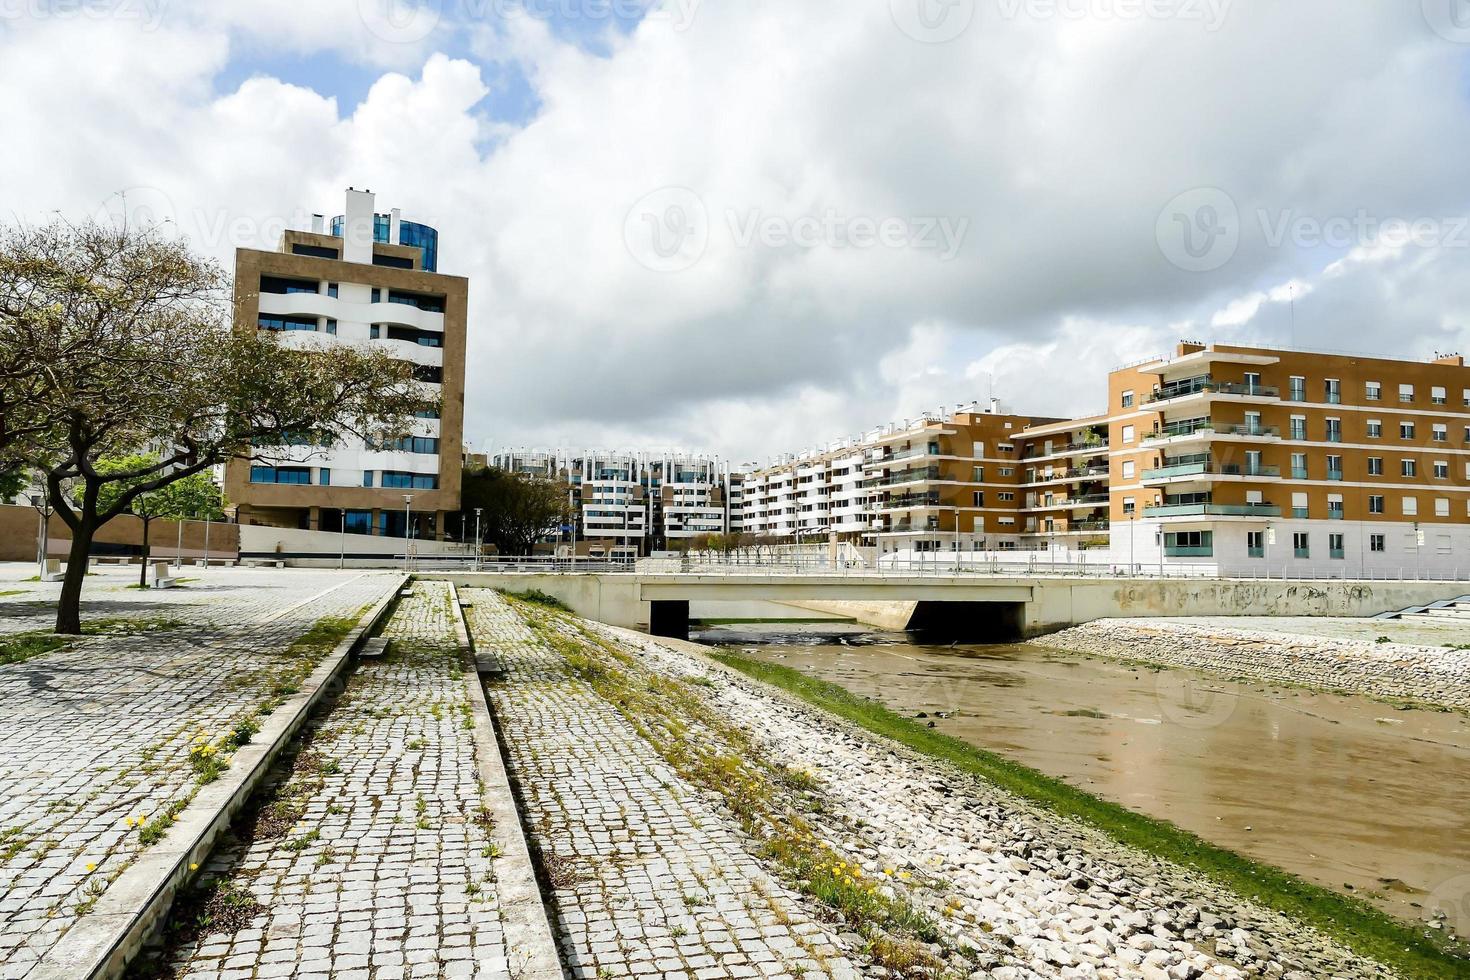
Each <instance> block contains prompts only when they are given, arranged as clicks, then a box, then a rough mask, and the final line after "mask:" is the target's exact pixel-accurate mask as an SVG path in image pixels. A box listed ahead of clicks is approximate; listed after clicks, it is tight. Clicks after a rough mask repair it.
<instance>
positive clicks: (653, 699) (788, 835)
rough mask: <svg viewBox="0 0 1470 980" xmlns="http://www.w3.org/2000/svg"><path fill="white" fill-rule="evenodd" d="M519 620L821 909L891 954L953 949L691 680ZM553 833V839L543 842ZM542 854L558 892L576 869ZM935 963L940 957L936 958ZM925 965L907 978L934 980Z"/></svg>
mask: <svg viewBox="0 0 1470 980" xmlns="http://www.w3.org/2000/svg"><path fill="white" fill-rule="evenodd" d="M517 609H518V611H519V612H520V613H521V614H522V615H523V616H524V617H525V619H526V621H527V622H528V623H529V625H530V626H531V628H532V630H533V631H535V632H536V633H537V634H538V635H539V636H540V637H541V638H542V639H543V640H544V641H545V642H546V643H547V644H548V645H549V646H551V647H552V648H553V649H554V650H556V651H557V652H558V653H559V654H561V656H562V658H563V659H564V660H565V661H566V662H567V665H568V666H569V667H570V668H571V670H572V672H573V673H575V674H576V675H577V676H578V677H580V678H581V679H582V680H584V681H586V682H587V683H588V684H590V685H591V686H592V688H593V689H594V690H595V691H596V692H597V694H598V695H599V696H600V697H602V698H603V699H604V700H606V701H607V702H608V703H609V704H610V705H612V706H613V707H614V708H616V709H617V710H618V711H619V712H620V713H622V715H623V716H624V718H626V719H627V720H628V722H629V723H630V724H631V725H632V726H633V728H634V729H635V730H636V731H637V732H638V734H639V735H641V736H642V737H643V738H644V739H645V740H646V741H647V742H648V743H649V744H650V745H651V746H652V747H653V748H654V750H655V751H657V752H658V754H659V755H660V756H662V757H663V758H664V759H665V760H666V761H667V762H668V763H669V765H670V766H672V767H673V768H674V770H675V771H676V772H678V773H679V774H680V775H681V776H682V777H684V778H685V779H687V780H688V781H689V782H690V783H692V784H694V785H696V786H699V787H701V788H703V789H705V790H708V791H710V792H712V793H715V794H717V795H718V796H719V797H720V798H721V799H722V800H723V801H724V803H725V806H726V808H727V809H728V810H729V811H730V813H731V815H732V816H733V817H734V818H735V820H736V821H737V822H738V823H739V825H740V827H741V829H742V830H743V831H744V832H745V833H746V834H747V835H749V837H750V838H751V839H752V840H753V841H754V842H755V852H756V854H757V856H759V857H760V858H762V859H763V860H765V861H767V862H768V863H770V864H771V865H773V866H774V867H775V869H776V870H777V871H778V873H780V874H781V875H782V876H783V877H784V878H785V879H786V881H787V882H788V883H789V884H790V885H791V886H792V887H794V888H797V889H799V890H800V891H802V892H803V893H805V894H806V895H808V896H810V897H811V898H813V899H816V900H817V901H819V902H821V903H822V904H824V905H825V906H827V907H828V908H829V909H831V910H832V911H833V912H835V913H836V914H838V915H839V916H841V918H842V919H843V920H844V921H846V922H847V923H848V924H849V926H850V927H851V928H853V929H855V930H856V931H858V932H860V933H861V934H863V935H864V936H865V937H866V938H867V939H868V940H869V941H870V942H873V943H877V944H879V945H880V946H881V947H882V948H884V949H889V948H891V949H895V950H896V949H900V948H902V949H919V948H921V947H920V946H919V943H922V942H943V941H944V936H943V934H942V933H941V931H940V930H939V928H938V926H937V924H936V923H935V922H934V921H933V920H931V919H930V918H929V917H928V916H927V915H926V914H925V913H924V912H923V910H921V909H920V908H918V907H917V906H916V905H914V904H913V903H911V902H910V901H908V900H907V899H906V898H905V897H904V896H903V895H901V894H897V893H887V892H885V890H884V885H885V882H883V881H878V880H874V878H873V876H871V875H868V876H865V875H864V873H863V871H862V869H861V867H860V866H859V864H858V863H857V861H856V860H852V859H850V858H848V857H845V856H844V855H843V854H841V853H840V852H838V851H836V850H835V849H834V848H833V847H832V846H831V845H830V844H828V843H826V842H825V841H823V840H822V839H821V838H820V837H819V835H818V834H817V832H816V829H815V828H814V827H813V826H812V823H811V822H810V821H809V820H808V819H807V817H808V815H809V813H810V812H811V811H812V809H813V807H814V800H813V799H812V797H811V790H812V789H814V788H815V787H816V781H815V780H814V779H813V778H812V776H811V775H810V774H809V773H805V772H802V771H799V770H795V769H791V768H790V767H787V766H784V765H782V764H781V763H779V762H777V761H775V760H772V759H769V758H768V757H767V755H766V753H765V752H764V751H763V750H762V749H761V748H760V747H759V746H758V745H757V744H755V742H754V741H752V739H751V738H750V735H749V733H747V732H746V731H744V730H743V729H741V728H740V727H739V726H737V725H735V724H733V723H731V722H730V721H728V719H725V718H724V717H722V716H721V715H720V714H719V713H718V712H717V711H716V710H715V709H713V708H712V707H711V706H710V705H709V704H708V703H707V702H706V701H705V700H704V699H703V698H702V697H701V696H700V694H699V693H698V688H697V686H696V685H693V684H691V683H689V682H688V681H686V680H682V679H679V678H673V677H664V676H661V675H658V674H650V673H649V672H648V671H647V670H646V669H645V668H643V667H642V666H641V665H639V664H638V663H637V661H636V658H634V657H632V656H631V655H629V654H628V653H627V652H626V651H624V650H622V649H621V648H619V647H618V646H617V645H616V644H614V643H612V642H610V641H608V640H606V639H605V638H604V637H602V636H601V635H599V634H597V633H594V632H592V631H590V630H588V629H587V628H586V627H585V626H583V625H582V624H581V622H580V621H578V620H576V619H575V618H573V617H569V616H563V615H560V614H557V613H544V612H542V611H541V610H538V609H535V608H533V607H532V605H529V604H527V605H519V606H517ZM544 836H545V834H544V833H543V837H544ZM548 851H549V848H547V847H545V846H544V845H543V846H542V848H541V852H542V857H543V866H544V867H545V869H546V871H547V873H548V877H550V878H551V880H552V884H553V886H555V887H566V885H563V884H558V878H559V877H561V878H565V877H566V871H567V868H566V866H565V865H566V864H567V862H565V861H564V860H562V859H559V858H557V857H556V855H554V853H553V854H548ZM931 959H932V957H931ZM920 970H924V971H927V970H928V961H924V964H923V965H922V966H921V965H920V963H919V962H918V961H917V960H916V961H915V962H914V963H912V964H910V965H908V966H905V967H904V968H903V971H902V972H901V971H900V970H898V969H895V971H894V972H895V974H897V975H898V976H910V975H913V976H919V975H928V973H927V972H925V973H922V974H921V973H920V972H919V971H920Z"/></svg>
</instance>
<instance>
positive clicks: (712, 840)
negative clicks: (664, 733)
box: [463, 590, 857, 980]
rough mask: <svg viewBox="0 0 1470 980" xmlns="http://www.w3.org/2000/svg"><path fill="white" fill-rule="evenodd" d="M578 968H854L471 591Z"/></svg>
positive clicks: (601, 973)
mask: <svg viewBox="0 0 1470 980" xmlns="http://www.w3.org/2000/svg"><path fill="white" fill-rule="evenodd" d="M463 594H464V595H465V596H466V597H467V598H472V599H473V608H472V609H471V610H470V615H469V620H470V624H471V630H472V632H473V634H474V636H475V639H476V643H477V645H478V646H479V647H480V649H481V650H482V651H493V652H494V653H495V654H496V655H497V656H498V657H499V659H500V660H501V662H502V663H503V664H504V665H505V667H506V669H507V676H506V679H505V680H504V681H502V682H497V683H495V684H493V685H492V686H491V687H490V694H491V701H492V705H493V707H494V710H495V712H496V717H497V719H498V720H499V722H500V725H501V731H502V737H503V740H504V743H505V745H506V748H507V750H508V753H509V757H510V765H511V771H512V774H513V776H514V777H515V778H516V780H517V782H518V783H519V785H520V787H521V792H522V805H523V808H524V811H525V817H526V822H527V824H528V825H529V827H530V828H531V831H532V836H533V838H534V840H535V842H536V844H537V846H538V849H539V852H540V856H541V862H542V867H543V870H544V871H545V872H546V873H547V876H548V877H549V878H550V882H551V885H552V886H553V887H554V889H555V905H556V913H557V922H556V925H557V927H558V932H559V937H558V938H559V941H560V942H561V944H562V953H563V960H564V962H565V964H566V966H567V969H568V972H569V974H570V975H571V976H572V977H576V978H582V977H588V978H591V977H657V978H663V980H694V978H698V980H715V978H724V977H776V978H782V980H786V978H794V977H800V976H805V977H810V978H819V977H854V976H857V971H856V970H855V969H854V968H853V966H852V964H851V963H850V962H849V961H848V960H847V959H845V958H844V957H843V956H842V955H841V954H840V953H839V952H838V950H837V947H836V946H835V944H834V943H833V940H832V937H831V936H830V935H828V934H827V932H826V931H825V929H824V928H823V927H822V926H821V925H820V924H819V923H817V922H815V921H813V920H812V919H811V918H810V917H809V916H808V915H807V914H806V911H805V909H804V907H803V905H802V903H801V902H800V901H799V900H798V899H797V898H796V896H794V895H792V894H791V893H790V892H789V891H788V890H787V889H786V888H785V887H784V886H783V885H782V884H781V883H780V882H778V881H777V880H775V879H774V878H773V877H772V876H771V875H769V874H768V873H767V872H766V870H765V869H764V868H763V867H762V865H761V864H760V863H759V862H758V861H757V860H756V859H755V858H754V857H753V856H752V855H751V854H750V853H749V851H748V850H747V849H746V847H745V846H744V843H743V842H742V840H741V838H740V835H739V833H738V831H737V829H736V828H735V827H734V825H733V823H732V822H731V821H730V820H729V818H728V817H727V816H726V815H725V814H724V813H723V812H722V811H721V810H719V809H717V808H716V806H715V805H713V803H712V802H711V801H709V800H708V799H706V798H705V797H704V796H702V795H700V794H698V793H696V792H694V791H693V790H692V789H691V788H690V787H689V786H687V785H686V784H685V783H684V782H683V780H682V779H681V777H680V776H679V775H678V774H677V773H676V772H675V771H674V770H673V769H672V768H670V767H669V766H668V765H667V764H666V763H665V762H664V761H663V759H662V758H661V757H660V756H659V755H658V754H657V753H656V752H655V751H654V750H653V748H652V747H651V746H650V745H649V744H648V743H647V742H646V741H644V740H643V738H642V737H641V736H639V734H638V733H637V732H636V731H635V730H634V729H633V727H632V726H631V725H630V724H629V723H628V721H627V720H626V719H625V718H624V717H623V716H622V715H621V714H620V713H619V712H618V711H617V709H616V708H615V707H614V706H612V705H611V704H609V703H608V702H606V701H605V700H603V699H602V698H601V697H600V696H598V694H597V693H596V692H595V691H594V690H593V689H592V688H591V687H590V686H589V685H588V684H587V683H585V682H584V681H582V680H580V679H578V678H577V677H576V676H574V675H573V673H572V672H571V670H570V668H569V666H568V664H567V663H566V661H565V660H564V659H563V658H562V657H561V656H560V655H559V654H558V653H557V652H556V651H555V650H553V649H552V648H551V647H550V646H548V645H547V644H546V643H545V642H544V641H543V640H541V639H540V638H539V637H537V636H536V635H535V634H534V633H533V632H532V631H531V630H530V629H529V628H528V627H527V626H526V624H525V623H524V622H523V621H522V620H521V619H520V617H519V616H518V615H517V614H516V613H515V612H514V611H513V610H512V609H511V608H510V607H509V606H508V605H507V604H506V602H505V600H504V599H502V598H501V597H499V596H498V595H497V594H496V593H494V592H488V591H480V590H477V591H473V592H470V591H466V592H465V593H463Z"/></svg>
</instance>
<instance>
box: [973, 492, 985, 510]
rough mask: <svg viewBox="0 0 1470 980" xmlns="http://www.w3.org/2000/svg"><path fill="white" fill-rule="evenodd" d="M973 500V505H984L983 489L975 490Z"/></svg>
mask: <svg viewBox="0 0 1470 980" xmlns="http://www.w3.org/2000/svg"><path fill="white" fill-rule="evenodd" d="M974 500H975V506H976V507H984V506H985V491H984V490H976V491H975V493H974Z"/></svg>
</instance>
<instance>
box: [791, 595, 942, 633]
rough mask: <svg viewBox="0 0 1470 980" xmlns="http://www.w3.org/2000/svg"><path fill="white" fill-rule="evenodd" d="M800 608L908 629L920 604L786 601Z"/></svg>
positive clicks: (880, 626)
mask: <svg viewBox="0 0 1470 980" xmlns="http://www.w3.org/2000/svg"><path fill="white" fill-rule="evenodd" d="M786 605H789V606H795V607H797V608H798V609H812V610H815V611H817V612H825V613H833V614H835V615H838V616H847V617H850V618H852V619H855V620H857V621H858V622H859V623H862V624H863V625H864V626H872V627H873V628H875V629H880V630H903V629H908V625H909V621H910V620H911V619H913V618H914V609H915V608H916V607H917V606H918V605H919V604H918V603H917V602H858V601H852V602H846V601H843V600H840V599H837V600H825V601H824V600H807V599H802V600H794V601H792V602H788V603H786Z"/></svg>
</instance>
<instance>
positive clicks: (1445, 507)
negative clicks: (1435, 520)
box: [1434, 497, 1450, 517]
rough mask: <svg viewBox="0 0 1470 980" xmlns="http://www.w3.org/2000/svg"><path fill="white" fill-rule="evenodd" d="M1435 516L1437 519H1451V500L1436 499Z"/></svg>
mask: <svg viewBox="0 0 1470 980" xmlns="http://www.w3.org/2000/svg"><path fill="white" fill-rule="evenodd" d="M1434 516H1435V517H1449V516H1450V501H1449V498H1448V497H1436V498H1435V499H1434Z"/></svg>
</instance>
